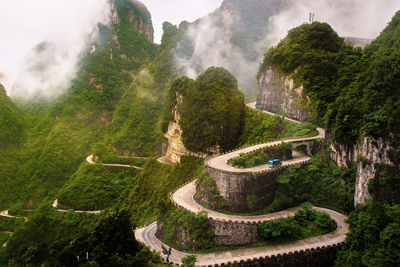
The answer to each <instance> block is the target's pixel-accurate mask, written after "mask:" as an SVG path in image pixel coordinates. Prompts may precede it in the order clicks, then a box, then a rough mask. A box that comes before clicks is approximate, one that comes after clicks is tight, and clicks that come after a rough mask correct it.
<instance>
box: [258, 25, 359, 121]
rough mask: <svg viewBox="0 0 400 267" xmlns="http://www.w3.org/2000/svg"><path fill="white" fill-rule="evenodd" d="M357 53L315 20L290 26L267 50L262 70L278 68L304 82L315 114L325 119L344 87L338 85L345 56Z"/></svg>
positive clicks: (298, 81)
mask: <svg viewBox="0 0 400 267" xmlns="http://www.w3.org/2000/svg"><path fill="white" fill-rule="evenodd" d="M351 53H356V52H354V51H353V49H352V48H351V47H350V46H347V45H345V43H344V40H343V39H342V38H340V37H339V36H338V35H337V34H336V32H335V31H334V30H333V29H332V28H331V27H330V26H329V25H328V24H327V23H320V22H314V23H312V24H303V25H301V26H299V27H296V28H294V29H291V30H290V31H289V33H288V35H287V36H286V38H285V39H283V40H282V41H281V42H280V43H279V44H278V45H277V46H276V47H273V48H271V49H269V50H268V52H267V53H266V54H265V57H264V61H263V63H262V65H261V68H260V72H262V71H264V70H265V69H266V68H268V67H276V68H277V69H278V70H279V71H280V72H281V73H283V74H285V75H291V76H292V77H293V79H294V80H295V82H296V83H298V84H302V85H303V86H304V89H305V93H306V95H308V96H309V97H310V99H311V105H312V106H313V108H314V110H315V112H316V113H315V117H316V119H318V120H322V119H323V117H324V115H325V113H326V112H327V109H328V105H329V104H330V103H332V102H334V101H335V99H336V98H337V96H338V94H339V93H340V90H341V88H340V87H336V86H335V85H336V81H337V80H338V79H339V77H340V75H339V70H340V68H341V65H342V60H343V58H344V57H345V56H347V55H348V54H351Z"/></svg>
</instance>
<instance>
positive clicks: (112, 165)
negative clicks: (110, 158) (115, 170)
mask: <svg viewBox="0 0 400 267" xmlns="http://www.w3.org/2000/svg"><path fill="white" fill-rule="evenodd" d="M132 158H139V157H132ZM86 161H87V162H88V163H89V164H96V162H95V161H94V160H93V155H89V156H88V157H87V158H86ZM102 165H103V166H105V167H121V168H133V169H138V170H143V168H142V167H138V166H135V165H125V164H112V163H102Z"/></svg>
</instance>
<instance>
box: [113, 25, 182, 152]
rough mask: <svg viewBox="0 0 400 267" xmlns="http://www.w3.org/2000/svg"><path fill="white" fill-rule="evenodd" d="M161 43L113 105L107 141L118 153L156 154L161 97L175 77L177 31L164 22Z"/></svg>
mask: <svg viewBox="0 0 400 267" xmlns="http://www.w3.org/2000/svg"><path fill="white" fill-rule="evenodd" d="M163 30H164V34H163V38H162V43H161V45H160V47H159V49H158V51H157V54H156V56H155V59H154V60H153V61H152V62H151V63H150V64H149V66H148V67H147V68H145V69H143V70H142V71H141V72H140V73H138V75H137V76H136V77H135V78H134V80H133V82H132V83H131V85H130V86H129V87H128V89H127V90H126V91H125V94H124V95H123V96H122V99H121V101H120V102H119V103H118V105H117V107H116V111H115V112H114V116H113V120H112V122H111V123H110V125H109V132H108V138H107V141H108V142H109V143H111V144H112V146H113V147H114V148H115V149H117V150H118V152H119V153H120V154H135V155H146V156H148V155H159V154H160V153H161V146H162V142H163V141H164V137H163V136H162V131H161V129H160V124H161V120H162V112H163V110H164V109H165V107H164V100H165V97H166V95H167V93H166V91H167V90H168V88H169V84H170V83H171V80H172V79H173V78H174V77H175V75H176V74H175V68H174V63H173V62H174V61H173V48H174V47H175V46H176V42H177V38H178V36H179V31H178V29H177V28H176V26H174V25H172V24H170V23H164V24H163Z"/></svg>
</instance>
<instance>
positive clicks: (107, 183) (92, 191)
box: [57, 163, 137, 210]
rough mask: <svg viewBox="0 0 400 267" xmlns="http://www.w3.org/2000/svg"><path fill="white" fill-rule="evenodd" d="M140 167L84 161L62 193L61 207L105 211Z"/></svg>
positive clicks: (62, 189) (59, 198)
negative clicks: (110, 165) (122, 166)
mask: <svg viewBox="0 0 400 267" xmlns="http://www.w3.org/2000/svg"><path fill="white" fill-rule="evenodd" d="M136 173H137V170H135V169H128V168H118V167H116V168H105V167H104V166H102V165H101V164H94V165H93V164H88V163H83V164H82V165H81V166H80V167H79V169H78V170H77V171H76V173H74V174H73V175H72V176H71V178H70V179H69V180H68V182H67V183H66V184H65V185H64V186H63V187H62V188H61V190H60V191H59V192H58V194H57V196H58V203H59V206H60V207H64V208H74V209H77V210H102V209H105V208H108V207H111V206H113V204H115V202H116V200H117V199H118V197H119V195H120V194H121V193H122V191H123V190H124V189H125V187H126V185H127V184H128V183H129V181H130V180H131V179H132V178H133V177H135V176H136Z"/></svg>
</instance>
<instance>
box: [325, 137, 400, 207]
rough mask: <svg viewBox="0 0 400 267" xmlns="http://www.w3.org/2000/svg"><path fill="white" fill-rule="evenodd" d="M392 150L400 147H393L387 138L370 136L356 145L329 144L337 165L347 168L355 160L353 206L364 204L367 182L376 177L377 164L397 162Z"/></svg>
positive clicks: (366, 197)
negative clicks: (355, 174)
mask: <svg viewBox="0 0 400 267" xmlns="http://www.w3.org/2000/svg"><path fill="white" fill-rule="evenodd" d="M393 151H400V147H394V146H393V145H392V144H391V142H390V141H389V140H383V139H382V138H379V139H377V140H375V139H374V138H373V137H371V136H366V137H363V138H361V139H360V140H359V142H358V144H357V145H356V146H344V145H341V144H332V145H331V158H332V159H333V160H334V161H335V162H336V163H337V164H338V166H340V167H345V168H348V167H349V166H350V164H351V162H357V180H356V188H355V193H354V205H355V206H358V205H360V204H364V203H365V201H366V200H367V199H369V198H370V193H369V191H368V184H369V182H370V180H371V179H376V178H377V176H378V173H377V166H378V164H386V165H390V166H393V165H395V164H398V162H397V161H398V159H396V158H395V156H393V155H396V153H393Z"/></svg>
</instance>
